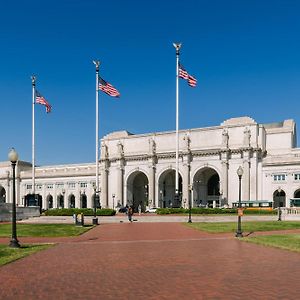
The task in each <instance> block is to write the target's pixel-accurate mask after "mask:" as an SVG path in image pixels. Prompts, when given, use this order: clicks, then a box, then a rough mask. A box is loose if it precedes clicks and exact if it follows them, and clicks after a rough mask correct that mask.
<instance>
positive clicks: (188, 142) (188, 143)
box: [183, 133, 191, 151]
mask: <svg viewBox="0 0 300 300" xmlns="http://www.w3.org/2000/svg"><path fill="white" fill-rule="evenodd" d="M183 140H184V141H185V150H187V151H190V150H191V139H190V134H189V133H186V134H185V136H184V138H183Z"/></svg>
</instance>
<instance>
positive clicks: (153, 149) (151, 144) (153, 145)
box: [149, 138, 156, 155]
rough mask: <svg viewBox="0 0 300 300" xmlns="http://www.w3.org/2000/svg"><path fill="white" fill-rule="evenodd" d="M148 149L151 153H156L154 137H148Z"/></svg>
mask: <svg viewBox="0 0 300 300" xmlns="http://www.w3.org/2000/svg"><path fill="white" fill-rule="evenodd" d="M149 150H150V153H151V154H153V155H154V154H155V153H156V143H155V140H154V138H150V139H149Z"/></svg>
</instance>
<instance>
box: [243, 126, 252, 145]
mask: <svg viewBox="0 0 300 300" xmlns="http://www.w3.org/2000/svg"><path fill="white" fill-rule="evenodd" d="M250 138H251V131H250V129H249V128H248V127H246V128H245V130H244V145H245V146H246V147H249V146H250Z"/></svg>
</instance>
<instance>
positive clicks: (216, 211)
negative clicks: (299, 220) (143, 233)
mask: <svg viewBox="0 0 300 300" xmlns="http://www.w3.org/2000/svg"><path fill="white" fill-rule="evenodd" d="M191 212H192V214H195V215H211V214H237V209H236V208H200V207H193V208H192V209H191ZM156 213H157V214H159V215H167V214H187V213H189V210H188V209H185V208H158V209H157V210H156ZM244 214H246V215H257V214H259V215H276V214H277V211H276V210H274V209H268V210H266V209H259V208H258V209H253V208H252V209H249V210H248V209H244Z"/></svg>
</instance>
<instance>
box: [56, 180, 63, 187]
mask: <svg viewBox="0 0 300 300" xmlns="http://www.w3.org/2000/svg"><path fill="white" fill-rule="evenodd" d="M56 187H57V188H59V189H62V188H63V187H64V184H63V183H61V182H60V183H56Z"/></svg>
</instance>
